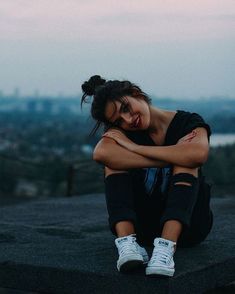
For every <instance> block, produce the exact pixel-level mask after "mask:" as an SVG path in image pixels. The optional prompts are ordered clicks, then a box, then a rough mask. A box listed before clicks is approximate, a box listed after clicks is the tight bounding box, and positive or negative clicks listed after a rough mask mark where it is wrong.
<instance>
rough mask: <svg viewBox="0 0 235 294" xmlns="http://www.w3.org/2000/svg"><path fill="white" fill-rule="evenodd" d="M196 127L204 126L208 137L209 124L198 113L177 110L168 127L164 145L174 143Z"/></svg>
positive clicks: (209, 133)
mask: <svg viewBox="0 0 235 294" xmlns="http://www.w3.org/2000/svg"><path fill="white" fill-rule="evenodd" d="M198 127H203V128H205V129H206V130H207V134H208V138H209V137H210V135H211V129H210V126H209V125H208V124H207V123H206V122H205V120H204V119H203V117H202V116H201V115H200V114H198V113H196V112H190V111H185V110H177V112H176V114H175V116H174V118H173V119H172V121H171V123H170V125H169V127H168V130H167V133H166V140H165V145H174V144H176V143H177V141H178V140H179V139H180V138H182V137H184V136H185V135H187V134H188V133H190V132H191V131H192V130H193V129H195V128H198Z"/></svg>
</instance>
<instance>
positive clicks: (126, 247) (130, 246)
mask: <svg viewBox="0 0 235 294" xmlns="http://www.w3.org/2000/svg"><path fill="white" fill-rule="evenodd" d="M136 250H138V248H137V243H136V242H135V238H133V239H132V240H128V241H126V242H123V243H122V245H121V247H120V254H121V255H122V254H125V253H126V252H127V251H128V252H132V253H136Z"/></svg>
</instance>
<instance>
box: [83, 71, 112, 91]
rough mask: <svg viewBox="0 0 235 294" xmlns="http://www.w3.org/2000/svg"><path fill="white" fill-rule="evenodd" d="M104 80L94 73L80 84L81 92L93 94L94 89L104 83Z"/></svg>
mask: <svg viewBox="0 0 235 294" xmlns="http://www.w3.org/2000/svg"><path fill="white" fill-rule="evenodd" d="M105 82H106V81H105V80H104V79H102V78H101V76H98V75H95V76H92V77H90V79H89V80H88V81H86V82H84V83H83V84H82V90H83V92H84V93H85V94H86V95H88V96H92V95H94V94H95V90H96V88H97V87H98V86H101V85H104V84H105Z"/></svg>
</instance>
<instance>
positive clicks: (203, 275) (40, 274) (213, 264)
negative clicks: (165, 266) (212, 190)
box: [0, 194, 235, 294]
mask: <svg viewBox="0 0 235 294" xmlns="http://www.w3.org/2000/svg"><path fill="white" fill-rule="evenodd" d="M234 208H235V198H234V199H232V198H223V199H212V209H213V211H214V227H213V230H212V232H211V234H210V235H209V236H208V238H207V240H205V241H204V242H203V243H202V244H200V245H198V246H196V247H194V248H189V249H188V248H178V250H177V252H176V254H175V263H176V273H175V276H174V277H173V278H150V277H146V276H145V275H144V270H139V271H136V272H135V273H132V274H126V275H124V274H120V273H118V272H117V270H116V259H117V252H116V248H115V246H114V243H113V241H114V237H113V236H112V235H111V233H110V232H109V230H108V224H107V212H106V207H105V202H104V195H102V194H99V195H86V196H80V197H72V198H56V199H55V198H54V199H49V200H40V201H34V202H30V203H27V204H23V205H17V206H14V207H2V208H0V214H1V220H0V287H5V288H14V289H18V290H27V291H35V292H42V293H56V294H57V293H70V294H71V293H76V294H77V293H91V292H95V293H125V294H126V293H197V294H198V293H203V292H205V291H206V290H209V289H213V288H217V287H220V286H223V285H226V284H228V283H230V282H232V281H234V280H235V250H234V249H235V246H234V245H235V236H234V232H235V221H234ZM147 250H148V252H149V253H150V254H151V251H152V248H147Z"/></svg>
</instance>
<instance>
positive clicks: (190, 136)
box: [177, 130, 197, 144]
mask: <svg viewBox="0 0 235 294" xmlns="http://www.w3.org/2000/svg"><path fill="white" fill-rule="evenodd" d="M196 136H197V132H196V131H195V130H193V131H192V132H191V133H189V134H187V135H186V136H184V137H182V138H180V139H179V141H178V142H177V144H180V143H186V142H191V141H192V139H193V138H194V137H196Z"/></svg>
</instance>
